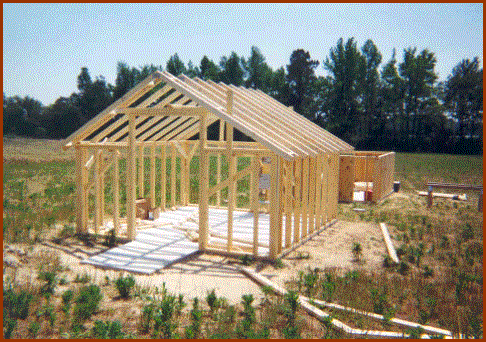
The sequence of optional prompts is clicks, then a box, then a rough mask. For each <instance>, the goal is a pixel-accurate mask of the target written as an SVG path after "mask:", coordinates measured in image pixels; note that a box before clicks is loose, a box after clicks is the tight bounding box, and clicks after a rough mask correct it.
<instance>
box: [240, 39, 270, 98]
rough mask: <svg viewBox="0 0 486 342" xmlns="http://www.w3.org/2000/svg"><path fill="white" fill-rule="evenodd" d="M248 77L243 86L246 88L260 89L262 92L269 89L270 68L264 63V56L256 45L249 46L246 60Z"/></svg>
mask: <svg viewBox="0 0 486 342" xmlns="http://www.w3.org/2000/svg"><path fill="white" fill-rule="evenodd" d="M246 70H247V74H248V78H247V79H246V82H245V86H246V87H248V88H254V89H260V90H262V91H263V92H265V93H266V92H268V91H269V90H270V83H271V78H272V69H271V68H270V67H269V66H268V65H267V63H265V57H264V56H263V54H262V53H261V51H260V50H259V49H258V48H257V47H256V46H252V47H251V55H250V57H249V58H248V60H247V61H246Z"/></svg>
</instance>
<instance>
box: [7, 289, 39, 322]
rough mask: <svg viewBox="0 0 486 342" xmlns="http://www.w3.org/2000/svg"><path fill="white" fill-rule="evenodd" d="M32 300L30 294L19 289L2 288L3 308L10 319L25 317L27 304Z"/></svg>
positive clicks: (27, 311) (27, 309) (27, 313)
mask: <svg viewBox="0 0 486 342" xmlns="http://www.w3.org/2000/svg"><path fill="white" fill-rule="evenodd" d="M31 301H32V294H31V293H29V292H27V291H25V290H22V289H20V290H19V291H18V292H16V291H14V290H13V289H12V287H9V288H8V289H5V288H3V310H4V316H5V313H6V314H7V315H8V316H10V317H11V318H12V319H14V320H16V319H26V318H27V316H28V315H29V306H30V302H31Z"/></svg>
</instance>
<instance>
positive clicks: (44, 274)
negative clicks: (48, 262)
mask: <svg viewBox="0 0 486 342" xmlns="http://www.w3.org/2000/svg"><path fill="white" fill-rule="evenodd" d="M38 278H39V280H43V281H45V282H46V283H45V284H44V285H43V286H42V287H41V293H42V294H43V295H44V296H46V297H50V296H51V295H52V294H53V293H54V290H55V288H56V285H57V283H58V277H57V273H56V272H55V271H40V272H39V275H38Z"/></svg>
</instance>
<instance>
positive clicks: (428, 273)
mask: <svg viewBox="0 0 486 342" xmlns="http://www.w3.org/2000/svg"><path fill="white" fill-rule="evenodd" d="M422 275H423V276H424V278H430V277H433V276H434V270H433V269H432V268H430V267H429V266H427V265H425V266H424V272H423V273H422Z"/></svg>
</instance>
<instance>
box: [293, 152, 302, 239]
mask: <svg viewBox="0 0 486 342" xmlns="http://www.w3.org/2000/svg"><path fill="white" fill-rule="evenodd" d="M294 165H295V168H294V181H295V202H294V244H295V243H297V242H299V241H300V212H301V201H302V196H301V191H302V160H301V159H296V160H295V161H294Z"/></svg>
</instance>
